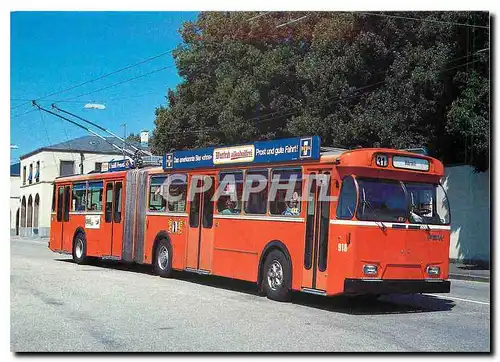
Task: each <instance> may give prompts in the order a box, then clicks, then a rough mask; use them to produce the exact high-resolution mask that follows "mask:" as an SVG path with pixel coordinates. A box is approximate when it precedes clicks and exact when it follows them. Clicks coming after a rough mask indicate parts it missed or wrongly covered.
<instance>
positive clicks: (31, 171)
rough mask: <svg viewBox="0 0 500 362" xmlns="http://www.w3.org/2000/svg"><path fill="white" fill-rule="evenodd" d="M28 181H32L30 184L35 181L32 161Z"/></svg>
mask: <svg viewBox="0 0 500 362" xmlns="http://www.w3.org/2000/svg"><path fill="white" fill-rule="evenodd" d="M28 182H29V183H30V185H31V183H32V182H33V164H32V163H30V173H29V175H28Z"/></svg>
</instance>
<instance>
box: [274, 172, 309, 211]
mask: <svg viewBox="0 0 500 362" xmlns="http://www.w3.org/2000/svg"><path fill="white" fill-rule="evenodd" d="M271 180H272V186H271V190H272V191H271V193H270V196H269V197H270V199H269V210H270V212H271V214H272V215H283V216H299V215H300V198H301V195H302V170H300V169H296V170H273V173H272V178H271Z"/></svg>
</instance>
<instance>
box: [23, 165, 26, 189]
mask: <svg viewBox="0 0 500 362" xmlns="http://www.w3.org/2000/svg"><path fill="white" fill-rule="evenodd" d="M23 185H26V166H23Z"/></svg>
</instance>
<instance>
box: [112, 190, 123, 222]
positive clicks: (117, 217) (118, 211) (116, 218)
mask: <svg viewBox="0 0 500 362" xmlns="http://www.w3.org/2000/svg"><path fill="white" fill-rule="evenodd" d="M113 201H114V203H115V212H114V214H113V222H120V221H122V183H121V182H117V183H116V184H115V199H114V200H113Z"/></svg>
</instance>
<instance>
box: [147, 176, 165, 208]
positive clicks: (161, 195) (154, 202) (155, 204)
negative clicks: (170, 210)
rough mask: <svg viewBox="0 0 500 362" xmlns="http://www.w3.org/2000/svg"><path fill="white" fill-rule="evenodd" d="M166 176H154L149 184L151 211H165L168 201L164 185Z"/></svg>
mask: <svg viewBox="0 0 500 362" xmlns="http://www.w3.org/2000/svg"><path fill="white" fill-rule="evenodd" d="M166 179H167V177H166V176H152V177H151V181H150V186H149V211H165V206H166V204H167V201H166V200H165V190H164V187H165V186H164V185H165V181H166Z"/></svg>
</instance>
